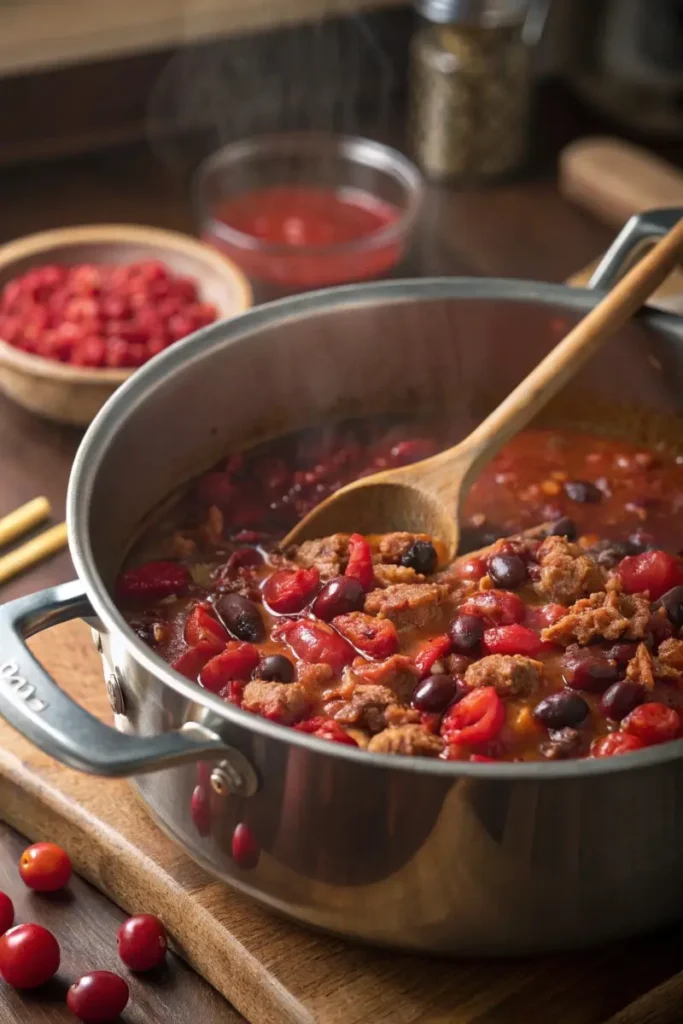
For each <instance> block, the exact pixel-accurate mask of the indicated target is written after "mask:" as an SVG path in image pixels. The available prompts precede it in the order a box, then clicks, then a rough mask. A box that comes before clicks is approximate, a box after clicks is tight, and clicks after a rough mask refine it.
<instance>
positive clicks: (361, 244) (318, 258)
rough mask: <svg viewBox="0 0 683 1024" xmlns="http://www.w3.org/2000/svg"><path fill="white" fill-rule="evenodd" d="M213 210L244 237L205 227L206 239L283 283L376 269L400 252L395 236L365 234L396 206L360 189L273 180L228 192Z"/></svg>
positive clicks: (365, 274)
mask: <svg viewBox="0 0 683 1024" xmlns="http://www.w3.org/2000/svg"><path fill="white" fill-rule="evenodd" d="M212 215H213V218H214V220H215V221H218V222H220V223H222V224H224V225H226V226H227V227H228V228H231V229H232V230H233V231H235V232H239V233H240V234H241V235H242V236H245V237H244V238H243V239H239V238H234V237H228V233H225V234H223V233H220V229H219V230H217V231H215V232H211V231H210V230H209V232H208V237H207V240H208V241H210V242H211V243H212V244H213V245H215V246H217V247H218V248H220V249H221V250H222V251H223V252H225V253H226V255H228V256H230V257H231V258H232V259H234V260H235V262H237V263H239V264H240V266H241V267H242V268H243V270H245V272H246V273H247V274H249V275H250V276H251V277H255V278H259V279H261V280H263V281H268V282H269V283H271V284H278V285H281V286H285V287H288V288H297V289H299V288H300V289H307V288H316V287H319V286H321V285H328V284H339V283H343V282H345V281H357V280H362V279H364V278H371V277H376V276H378V275H380V274H382V273H385V272H386V271H388V270H389V269H390V268H391V267H393V266H394V264H396V263H397V262H398V260H399V258H400V256H401V245H400V243H399V242H398V241H397V240H396V239H395V238H393V237H392V238H389V239H387V240H386V241H382V240H380V241H379V242H378V243H377V244H375V243H374V241H373V240H372V236H373V235H376V234H378V232H381V231H382V229H384V228H388V227H390V226H391V225H393V224H395V223H396V222H397V221H398V219H399V216H400V211H399V210H398V208H397V207H396V206H394V205H393V204H391V203H387V202H384V201H383V200H381V199H379V198H377V197H376V196H373V195H371V194H370V193H369V192H364V191H362V190H360V189H338V190H337V189H331V188H330V189H326V188H318V187H313V186H302V185H299V186H289V185H281V186H273V187H269V188H263V189H257V190H254V191H252V192H245V193H243V194H242V195H239V196H236V197H235V198H233V199H228V200H226V201H224V202H223V203H221V204H219V205H218V206H216V207H215V208H214V209H213V210H212ZM354 243H356V244H355V245H354ZM312 250H313V251H312Z"/></svg>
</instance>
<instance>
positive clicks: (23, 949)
mask: <svg viewBox="0 0 683 1024" xmlns="http://www.w3.org/2000/svg"><path fill="white" fill-rule="evenodd" d="M59 960H60V953H59V943H58V942H57V940H56V938H55V937H54V935H53V934H52V932H49V931H48V930H47V928H43V927H42V925H39V924H18V925H17V926H16V927H15V928H10V930H9V931H7V932H5V934H4V935H3V936H1V937H0V974H1V975H2V977H3V978H4V979H5V981H6V982H7V984H8V985H12V987H13V988H37V987H38V986H39V985H44V984H45V982H46V981H49V980H50V978H51V977H52V976H53V975H54V974H56V973H57V970H58V969H59Z"/></svg>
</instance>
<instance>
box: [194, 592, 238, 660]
mask: <svg viewBox="0 0 683 1024" xmlns="http://www.w3.org/2000/svg"><path fill="white" fill-rule="evenodd" d="M229 639H230V638H229V636H228V634H227V633H226V631H225V628H224V627H223V626H222V625H221V623H220V622H219V621H218V619H217V618H216V617H215V616H214V615H213V613H212V610H211V607H210V606H209V605H206V604H197V605H195V606H194V608H193V609H192V611H191V612H190V614H189V616H188V619H187V622H186V623H185V642H186V643H187V644H189V646H190V647H196V646H197V645H198V644H209V645H210V646H212V647H213V648H215V652H216V653H218V652H219V651H222V650H223V648H224V647H225V645H226V644H227V642H228V640H229Z"/></svg>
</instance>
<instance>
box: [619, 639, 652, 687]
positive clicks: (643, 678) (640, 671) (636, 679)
mask: <svg viewBox="0 0 683 1024" xmlns="http://www.w3.org/2000/svg"><path fill="white" fill-rule="evenodd" d="M626 678H627V679H630V680H631V682H632V683H640V685H641V686H644V687H645V689H646V690H653V689H654V686H655V673H654V662H653V660H652V655H651V654H650V652H649V651H648V649H647V647H646V646H645V644H638V647H637V649H636V653H635V655H634V656H633V657H632V658H631V660H630V661H629V663H628V666H627V667H626Z"/></svg>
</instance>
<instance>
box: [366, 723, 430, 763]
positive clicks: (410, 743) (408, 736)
mask: <svg viewBox="0 0 683 1024" xmlns="http://www.w3.org/2000/svg"><path fill="white" fill-rule="evenodd" d="M368 750H372V751H374V752H375V753H376V754H407V755H409V756H413V757H438V756H439V754H440V753H441V751H442V750H443V740H442V739H441V737H440V736H435V735H434V733H431V732H429V731H428V730H427V729H425V728H424V726H422V725H401V726H399V727H398V728H394V729H385V730H384V732H380V733H378V735H377V736H373V738H372V739H371V740H370V742H369V744H368Z"/></svg>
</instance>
